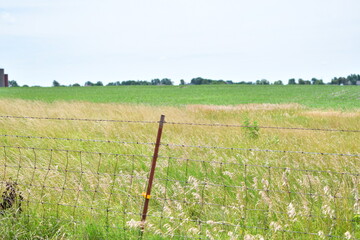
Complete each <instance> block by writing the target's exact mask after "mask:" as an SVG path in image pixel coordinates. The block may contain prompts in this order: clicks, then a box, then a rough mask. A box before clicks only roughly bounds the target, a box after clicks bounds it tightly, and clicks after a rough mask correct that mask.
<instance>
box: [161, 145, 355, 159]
mask: <svg viewBox="0 0 360 240" xmlns="http://www.w3.org/2000/svg"><path fill="white" fill-rule="evenodd" d="M161 145H163V146H167V147H183V148H207V149H222V150H241V151H253V152H275V153H299V154H315V155H330V156H343V157H360V154H345V153H323V152H305V151H286V150H272V149H259V148H237V147H216V146H200V145H185V144H172V143H162V144H161Z"/></svg>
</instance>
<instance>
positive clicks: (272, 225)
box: [270, 222, 281, 232]
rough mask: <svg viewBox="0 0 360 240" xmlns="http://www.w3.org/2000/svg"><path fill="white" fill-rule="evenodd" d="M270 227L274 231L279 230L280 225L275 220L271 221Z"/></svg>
mask: <svg viewBox="0 0 360 240" xmlns="http://www.w3.org/2000/svg"><path fill="white" fill-rule="evenodd" d="M270 228H272V229H273V230H274V231H275V232H277V231H279V230H281V225H280V224H279V223H277V222H271V223H270Z"/></svg>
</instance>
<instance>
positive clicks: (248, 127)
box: [243, 119, 260, 139]
mask: <svg viewBox="0 0 360 240" xmlns="http://www.w3.org/2000/svg"><path fill="white" fill-rule="evenodd" d="M243 125H244V126H245V128H244V131H245V133H246V134H247V136H248V137H250V138H252V139H257V138H258V137H259V134H260V133H259V130H260V128H259V125H258V123H257V122H256V121H254V122H253V123H251V122H250V120H249V119H245V121H244V123H243Z"/></svg>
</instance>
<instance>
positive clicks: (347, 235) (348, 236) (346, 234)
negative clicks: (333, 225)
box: [345, 231, 351, 239]
mask: <svg viewBox="0 0 360 240" xmlns="http://www.w3.org/2000/svg"><path fill="white" fill-rule="evenodd" d="M345 238H346V239H351V234H350V232H349V231H347V232H346V233H345Z"/></svg>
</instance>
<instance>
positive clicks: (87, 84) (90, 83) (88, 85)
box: [84, 81, 94, 87]
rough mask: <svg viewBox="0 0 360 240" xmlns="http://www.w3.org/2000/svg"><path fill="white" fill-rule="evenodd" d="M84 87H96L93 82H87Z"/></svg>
mask: <svg viewBox="0 0 360 240" xmlns="http://www.w3.org/2000/svg"><path fill="white" fill-rule="evenodd" d="M84 86H85V87H91V86H94V84H93V83H92V82H90V81H87V82H85V85H84Z"/></svg>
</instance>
